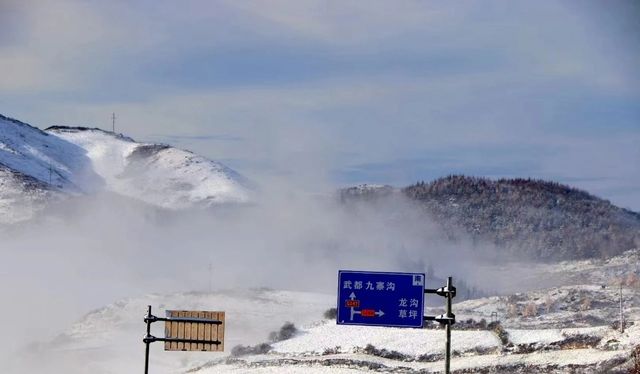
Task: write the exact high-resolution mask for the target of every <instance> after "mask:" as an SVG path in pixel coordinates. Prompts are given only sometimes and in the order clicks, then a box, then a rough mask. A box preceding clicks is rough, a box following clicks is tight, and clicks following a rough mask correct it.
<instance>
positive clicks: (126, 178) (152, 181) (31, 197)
mask: <svg viewBox="0 0 640 374" xmlns="http://www.w3.org/2000/svg"><path fill="white" fill-rule="evenodd" d="M246 184H247V183H246V181H245V180H244V178H243V177H242V176H240V175H239V174H238V173H236V172H234V171H233V170H231V169H229V168H227V167H226V166H224V165H222V164H220V163H218V162H215V161H211V160H208V159H206V158H204V157H201V156H198V155H196V154H194V153H192V152H189V151H184V150H180V149H176V148H173V147H170V146H168V145H161V144H149V143H137V142H135V141H134V140H133V139H131V138H129V137H126V136H123V135H121V134H114V133H111V132H107V131H103V130H100V129H96V128H93V129H91V128H86V127H65V126H53V127H50V128H48V129H47V130H45V131H42V130H40V129H38V128H36V127H33V126H31V125H28V124H26V123H23V122H21V121H18V120H15V119H12V118H9V117H5V116H3V115H0V213H1V214H0V224H6V223H14V222H19V221H24V220H28V219H30V218H33V217H34V216H35V215H36V214H37V212H38V211H40V210H42V209H44V207H45V206H46V205H47V203H48V202H50V201H51V199H52V198H62V197H64V196H74V195H78V194H91V193H95V192H98V191H101V190H106V191H110V192H115V193H118V194H121V195H123V196H127V197H130V198H134V199H138V200H141V201H143V202H146V203H148V204H151V205H154V206H158V207H162V208H168V209H184V208H191V207H204V208H207V207H210V206H212V205H216V204H221V203H244V202H247V201H248V200H249V189H248V188H247V187H246Z"/></svg>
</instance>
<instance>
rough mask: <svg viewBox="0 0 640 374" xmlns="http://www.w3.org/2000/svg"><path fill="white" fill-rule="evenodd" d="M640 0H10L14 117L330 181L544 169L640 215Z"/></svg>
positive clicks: (246, 170) (309, 183)
mask: <svg viewBox="0 0 640 374" xmlns="http://www.w3.org/2000/svg"><path fill="white" fill-rule="evenodd" d="M639 19H640V5H639V4H638V2H636V1H632V0H629V1H608V2H595V1H594V2H589V1H584V2H574V1H545V2H537V1H529V2H512V1H466V2H455V3H454V2H436V1H364V0H363V1H346V0H345V1H311V0H309V1H293V0H292V1H235V0H228V1H184V2H175V1H162V0H160V1H108V2H105V1H67V0H60V1H55V2H48V1H17V0H3V1H2V2H0V56H1V57H0V69H1V70H2V71H3V74H2V76H0V113H3V114H5V115H9V116H13V117H16V118H19V119H21V120H23V121H26V122H29V123H32V124H34V125H36V126H39V127H46V126H49V125H52V124H69V125H90V126H98V127H103V128H108V127H109V126H110V122H109V117H110V114H111V112H114V111H115V112H116V113H117V115H118V123H117V126H118V129H119V130H120V131H123V132H125V133H126V134H128V135H131V136H133V137H134V138H137V139H140V140H148V141H161V142H168V143H171V144H174V145H177V146H180V147H183V148H187V149H191V150H193V151H196V152H198V153H201V154H203V155H206V156H208V157H211V158H213V159H216V160H222V161H223V162H225V163H227V164H228V165H229V166H231V167H233V168H235V169H237V170H238V171H240V172H241V173H243V174H245V175H246V176H247V177H249V178H251V179H254V180H256V181H258V183H263V184H268V183H278V182H283V183H287V184H288V185H289V186H291V187H292V188H300V189H305V190H308V191H318V190H323V189H325V190H326V189H328V188H335V187H336V186H343V185H349V184H354V183H361V182H373V183H388V184H393V185H406V184H409V183H412V182H415V181H417V180H431V179H434V178H437V177H440V176H444V175H448V174H452V173H465V174H472V175H478V176H488V177H493V178H497V177H515V176H517V177H534V178H544V179H551V180H556V181H560V182H564V183H568V184H571V185H573V186H577V187H580V188H584V189H586V190H588V191H589V192H592V193H594V194H596V195H598V196H601V197H604V198H607V199H610V200H611V201H612V202H614V203H616V204H618V205H621V206H623V207H628V208H632V209H634V210H640V69H638V66H640V24H639V23H638V20H639Z"/></svg>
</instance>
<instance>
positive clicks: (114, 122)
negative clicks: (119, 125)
mask: <svg viewBox="0 0 640 374" xmlns="http://www.w3.org/2000/svg"><path fill="white" fill-rule="evenodd" d="M111 132H113V133H115V132H116V113H115V112H114V113H111Z"/></svg>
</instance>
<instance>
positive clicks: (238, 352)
mask: <svg viewBox="0 0 640 374" xmlns="http://www.w3.org/2000/svg"><path fill="white" fill-rule="evenodd" d="M270 350H271V345H269V344H267V343H262V344H258V345H254V346H253V347H252V346H248V345H241V344H239V345H236V346H235V347H233V348H232V349H231V356H233V357H240V356H247V355H259V354H265V353H268V352H269V351H270Z"/></svg>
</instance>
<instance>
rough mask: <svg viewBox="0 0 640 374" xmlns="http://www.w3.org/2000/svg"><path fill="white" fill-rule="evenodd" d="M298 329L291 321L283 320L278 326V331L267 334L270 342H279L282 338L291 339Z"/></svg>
mask: <svg viewBox="0 0 640 374" xmlns="http://www.w3.org/2000/svg"><path fill="white" fill-rule="evenodd" d="M297 332H298V329H297V328H296V326H295V325H294V324H293V323H291V322H285V323H284V325H282V327H281V328H280V331H272V332H271V333H270V334H269V340H271V341H272V342H280V341H283V340H287V339H291V338H292V337H293V336H294V335H295V334H296V333H297Z"/></svg>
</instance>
